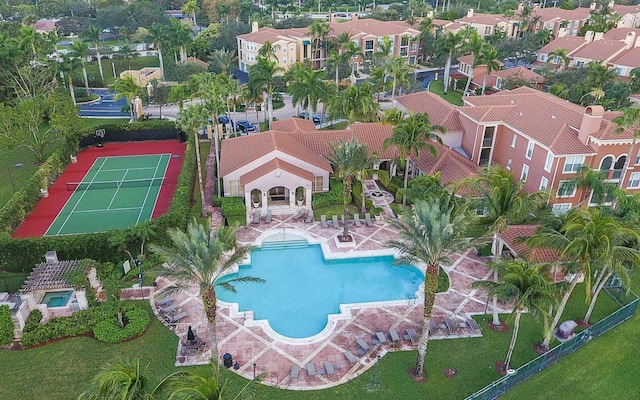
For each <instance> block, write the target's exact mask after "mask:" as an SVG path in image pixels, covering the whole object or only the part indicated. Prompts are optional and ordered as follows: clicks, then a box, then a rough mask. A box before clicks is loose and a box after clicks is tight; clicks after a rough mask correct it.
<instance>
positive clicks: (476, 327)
mask: <svg viewBox="0 0 640 400" xmlns="http://www.w3.org/2000/svg"><path fill="white" fill-rule="evenodd" d="M467 325H469V328H471V330H472V331H479V330H481V329H480V325H478V323H477V322H476V320H475V319H473V318H468V319H467Z"/></svg>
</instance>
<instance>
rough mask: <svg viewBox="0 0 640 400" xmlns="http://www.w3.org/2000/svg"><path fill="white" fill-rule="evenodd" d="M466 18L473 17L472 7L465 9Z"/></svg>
mask: <svg viewBox="0 0 640 400" xmlns="http://www.w3.org/2000/svg"><path fill="white" fill-rule="evenodd" d="M467 18H473V8H470V9H468V10H467Z"/></svg>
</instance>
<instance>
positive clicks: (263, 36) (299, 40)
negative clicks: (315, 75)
mask: <svg viewBox="0 0 640 400" xmlns="http://www.w3.org/2000/svg"><path fill="white" fill-rule="evenodd" d="M308 32H309V30H308V29H307V28H291V29H274V28H266V27H265V28H258V23H257V22H253V23H252V24H251V32H249V33H247V34H244V35H239V36H238V37H237V38H236V39H237V41H238V69H240V70H241V71H244V72H249V67H250V66H252V65H254V64H255V63H256V62H257V60H258V51H259V50H260V48H261V47H262V46H263V45H264V44H265V43H266V42H267V41H268V42H270V43H271V45H272V46H273V48H274V56H275V57H274V58H273V60H274V61H275V62H276V63H277V64H278V67H280V69H281V71H287V70H288V69H289V68H290V67H291V66H292V65H293V64H295V63H296V61H303V60H307V59H311V53H312V51H313V48H312V46H313V43H312V37H311V35H309V33H308Z"/></svg>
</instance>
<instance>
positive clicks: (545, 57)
mask: <svg viewBox="0 0 640 400" xmlns="http://www.w3.org/2000/svg"><path fill="white" fill-rule="evenodd" d="M548 58H549V56H547V55H546V54H540V61H542V62H547V59H548Z"/></svg>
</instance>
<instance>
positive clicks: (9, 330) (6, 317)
mask: <svg viewBox="0 0 640 400" xmlns="http://www.w3.org/2000/svg"><path fill="white" fill-rule="evenodd" d="M11 342H13V320H12V319H11V310H9V306H7V305H4V306H0V345H7V344H9V343H11Z"/></svg>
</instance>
